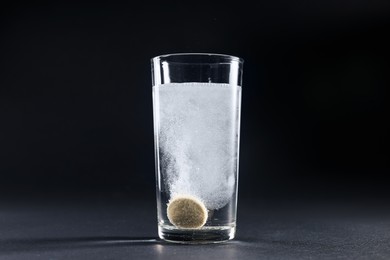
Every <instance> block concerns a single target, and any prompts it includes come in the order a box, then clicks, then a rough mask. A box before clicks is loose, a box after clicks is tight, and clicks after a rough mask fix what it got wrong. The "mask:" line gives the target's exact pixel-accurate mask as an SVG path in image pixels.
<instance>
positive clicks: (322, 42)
mask: <svg viewBox="0 0 390 260" xmlns="http://www.w3.org/2000/svg"><path fill="white" fill-rule="evenodd" d="M253 2H257V3H250V2H245V1H235V2H232V3H229V2H226V1H224V2H222V1H221V2H216V1H215V2H213V1H209V2H195V1H190V2H186V1H161V2H157V1H156V2H151V1H137V2H136V3H130V2H129V3H128V4H115V3H113V2H111V3H110V4H107V3H99V4H97V3H93V4H92V3H86V2H84V3H81V2H79V3H77V4H76V3H70V2H67V3H60V2H57V3H47V4H32V3H30V4H24V3H16V2H14V4H12V5H7V6H5V5H3V6H2V7H1V8H0V14H1V17H0V120H1V123H0V195H1V196H3V197H11V198H12V197H29V196H53V197H56V196H65V197H66V196H75V197H77V196H95V195H96V196H107V197H113V198H116V197H126V196H132V197H135V198H144V199H148V200H150V201H154V194H155V173H154V152H153V121H152V96H151V75H150V58H152V57H154V56H157V55H160V54H166V53H177V52H211V53H225V54H231V55H235V56H239V57H242V58H243V59H244V60H245V65H244V84H243V100H242V125H241V158H240V186H239V189H240V198H241V199H245V198H298V199H299V198H305V199H311V198H357V199H363V198H374V199H376V198H377V199H382V198H383V199H386V198H389V197H390V189H389V188H388V186H389V182H388V181H387V175H388V174H389V172H390V171H389V155H390V154H389V147H390V142H389V127H388V121H389V114H388V112H387V111H388V110H389V90H388V86H389V84H390V76H389V68H390V66H389V58H390V55H389V46H390V41H389V40H388V35H389V32H390V2H388V1H345V0H341V1H340V0H338V1H335V0H331V1H325V0H321V1H280V0H279V1H253Z"/></svg>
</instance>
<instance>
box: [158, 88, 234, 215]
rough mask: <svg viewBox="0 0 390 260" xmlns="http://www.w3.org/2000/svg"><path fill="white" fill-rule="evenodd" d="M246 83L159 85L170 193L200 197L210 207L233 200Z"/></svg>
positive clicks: (160, 129)
mask: <svg viewBox="0 0 390 260" xmlns="http://www.w3.org/2000/svg"><path fill="white" fill-rule="evenodd" d="M240 93H241V87H239V86H231V85H228V84H213V83H180V84H179V83H175V84H173V83H172V84H165V85H162V86H156V87H155V88H154V96H155V116H157V117H158V120H157V122H158V136H159V140H158V144H159V149H160V154H161V155H162V156H161V159H160V164H161V166H162V167H160V168H161V169H162V172H161V173H162V175H163V178H164V182H165V183H166V185H167V187H166V188H167V189H168V190H169V192H170V196H171V197H173V196H175V195H180V194H187V195H192V196H195V197H198V198H199V199H200V200H202V201H203V203H204V204H205V205H206V207H207V208H208V209H218V208H221V207H223V206H225V205H226V204H227V203H228V202H229V201H230V199H231V197H232V195H233V193H234V188H235V180H236V174H237V173H236V171H237V149H236V148H237V142H238V139H237V136H238V123H237V120H238V116H239V115H238V112H239V111H238V106H239V100H240Z"/></svg>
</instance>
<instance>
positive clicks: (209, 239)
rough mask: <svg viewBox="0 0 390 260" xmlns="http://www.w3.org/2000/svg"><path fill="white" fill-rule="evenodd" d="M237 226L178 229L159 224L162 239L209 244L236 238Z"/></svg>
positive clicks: (159, 233)
mask: <svg viewBox="0 0 390 260" xmlns="http://www.w3.org/2000/svg"><path fill="white" fill-rule="evenodd" d="M235 234H236V227H235V226H233V227H232V226H222V227H221V226H218V227H210V226H208V227H203V228H202V229H178V228H175V227H172V226H159V227H158V235H159V237H160V238H161V239H163V240H165V241H168V242H173V243H180V244H209V243H221V242H226V241H229V240H231V239H233V238H234V236H235Z"/></svg>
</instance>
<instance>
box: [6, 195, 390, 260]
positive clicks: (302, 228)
mask: <svg viewBox="0 0 390 260" xmlns="http://www.w3.org/2000/svg"><path fill="white" fill-rule="evenodd" d="M386 206H387V204H386V203H382V204H377V205H373V204H372V203H365V204H364V205H361V204H360V203H355V204H350V203H344V204H343V203H340V204H337V205H335V204H334V203H327V204H326V203H325V204H324V203H323V204H321V205H318V204H317V203H316V202H315V201H312V202H310V203H303V204H300V203H262V202H256V201H240V202H239V211H238V231H237V237H236V239H235V240H233V241H229V242H227V243H221V244H210V245H177V244H170V243H167V242H164V241H161V240H159V239H158V238H157V227H156V210H155V205H154V203H153V202H151V201H148V202H146V201H142V200H135V199H131V200H130V199H128V200H126V199H121V200H115V199H113V200H83V199H78V200H58V201H56V200H51V201H30V202H27V201H25V200H22V201H0V259H2V260H3V259H390V213H389V210H388V209H387V208H386Z"/></svg>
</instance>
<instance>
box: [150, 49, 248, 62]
mask: <svg viewBox="0 0 390 260" xmlns="http://www.w3.org/2000/svg"><path fill="white" fill-rule="evenodd" d="M184 56H188V57H202V56H203V57H209V58H220V59H226V61H223V60H221V61H215V62H212V61H209V62H204V64H223V63H228V62H231V61H235V62H238V63H240V64H243V63H244V59H242V58H240V57H237V56H232V55H228V54H219V53H202V52H199V53H196V52H188V53H187V52H183V53H169V54H162V55H158V56H155V57H153V58H151V61H152V62H159V61H161V60H164V59H168V58H170V57H184ZM168 62H173V63H183V64H191V63H194V62H190V61H188V62H185V61H183V62H182V61H168ZM202 63H203V62H202Z"/></svg>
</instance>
